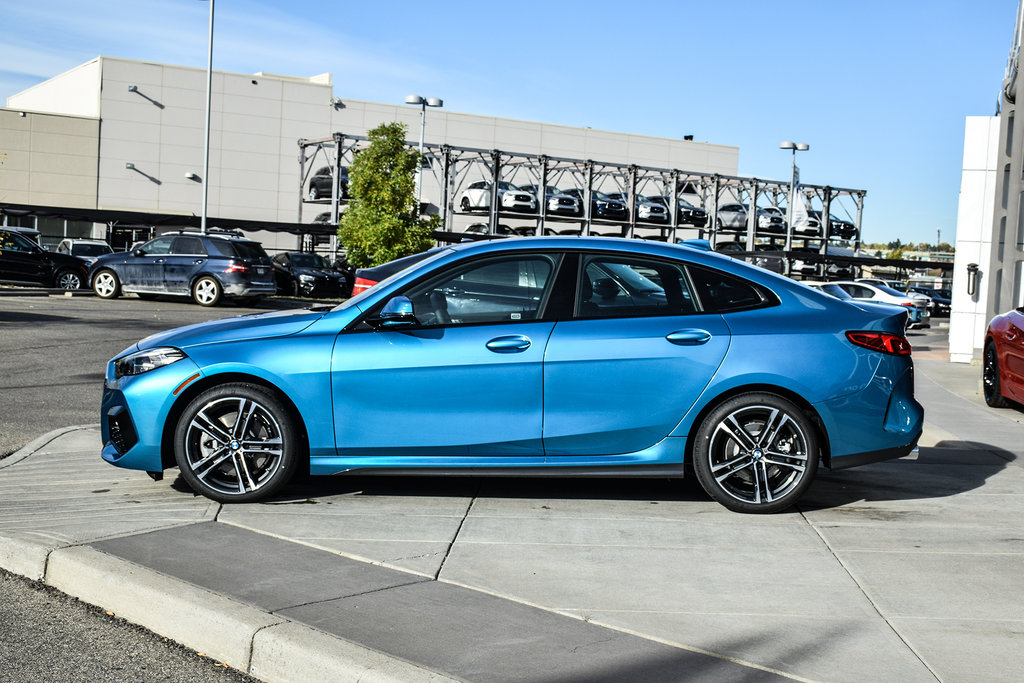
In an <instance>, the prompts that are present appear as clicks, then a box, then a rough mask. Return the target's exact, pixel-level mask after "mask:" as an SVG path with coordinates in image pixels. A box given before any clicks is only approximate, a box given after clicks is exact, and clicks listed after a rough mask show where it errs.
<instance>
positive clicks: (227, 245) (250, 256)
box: [214, 240, 270, 263]
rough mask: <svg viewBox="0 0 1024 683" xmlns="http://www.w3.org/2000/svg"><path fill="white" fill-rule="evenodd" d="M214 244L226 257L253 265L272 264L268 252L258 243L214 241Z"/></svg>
mask: <svg viewBox="0 0 1024 683" xmlns="http://www.w3.org/2000/svg"><path fill="white" fill-rule="evenodd" d="M214 243H215V244H216V245H217V248H218V249H219V250H220V252H221V253H222V254H224V255H225V256H233V257H235V258H238V259H241V260H243V261H249V262H251V263H270V257H269V256H267V252H265V251H264V250H263V247H262V246H261V245H260V244H258V243H256V242H246V241H243V240H231V241H228V240H214Z"/></svg>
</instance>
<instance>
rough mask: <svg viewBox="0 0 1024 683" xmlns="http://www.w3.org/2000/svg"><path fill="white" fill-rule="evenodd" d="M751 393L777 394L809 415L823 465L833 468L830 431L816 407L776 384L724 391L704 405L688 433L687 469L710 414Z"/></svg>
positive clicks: (685, 459)
mask: <svg viewBox="0 0 1024 683" xmlns="http://www.w3.org/2000/svg"><path fill="white" fill-rule="evenodd" d="M751 393H767V394H775V395H777V396H781V397H782V398H784V399H786V400H787V401H789V402H791V403H793V404H794V405H796V406H797V407H798V408H800V409H801V410H803V411H804V412H805V413H806V414H807V417H808V418H810V420H811V423H812V424H813V425H814V428H815V429H816V430H817V432H818V433H817V436H818V443H819V447H820V450H821V453H820V456H821V463H822V464H823V465H825V467H831V464H832V453H831V449H830V448H829V439H828V430H826V429H825V423H824V421H823V420H822V419H821V416H820V415H819V414H818V411H817V410H815V409H814V406H812V405H811V404H810V403H809V402H808V401H807V399H805V398H804V397H803V396H801V395H800V394H798V393H796V392H795V391H792V390H791V389H787V388H785V387H781V386H778V385H776V384H745V385H742V386H737V387H732V388H730V389H727V390H726V391H723V392H722V393H721V394H718V395H717V396H715V397H714V398H713V399H712V400H710V401H708V402H707V403H706V404H704V407H703V408H701V409H700V412H699V413H697V415H696V416H695V417H694V418H693V421H692V422H691V423H690V428H689V430H688V431H687V433H686V453H685V455H684V461H683V462H684V463H685V466H686V467H687V468H689V467H692V463H693V448H694V440H695V439H696V436H697V430H699V429H700V426H701V424H702V423H703V422H704V419H705V418H706V417H707V416H708V414H709V413H711V411H713V410H714V409H715V408H717V407H718V406H720V405H721V404H722V403H724V402H726V401H728V400H729V399H731V398H734V397H736V396H739V395H741V394H751Z"/></svg>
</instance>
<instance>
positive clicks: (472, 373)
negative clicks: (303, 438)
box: [332, 322, 554, 457]
mask: <svg viewBox="0 0 1024 683" xmlns="http://www.w3.org/2000/svg"><path fill="white" fill-rule="evenodd" d="M553 327H554V323H546V322H544V323H542V322H536V323H525V322H524V323H522V324H500V325H473V326H467V327H459V326H453V327H435V328H426V329H418V330H407V331H384V330H377V331H372V332H356V333H346V334H342V335H339V337H338V340H337V342H336V345H335V349H334V356H333V361H332V372H333V381H332V393H333V396H334V405H335V435H336V439H337V446H338V453H339V454H340V455H367V456H370V455H375V456H386V455H395V456H397V455H422V456H454V457H459V456H541V455H543V447H542V443H541V422H542V403H541V401H542V397H543V386H542V384H543V359H544V346H545V344H546V342H547V339H548V336H549V335H550V333H551V330H552V328H553Z"/></svg>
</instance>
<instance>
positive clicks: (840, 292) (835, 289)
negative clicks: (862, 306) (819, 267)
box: [814, 282, 853, 300]
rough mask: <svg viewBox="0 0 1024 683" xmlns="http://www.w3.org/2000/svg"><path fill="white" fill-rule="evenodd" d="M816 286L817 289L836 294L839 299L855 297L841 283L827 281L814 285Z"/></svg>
mask: <svg viewBox="0 0 1024 683" xmlns="http://www.w3.org/2000/svg"><path fill="white" fill-rule="evenodd" d="M814 287H815V288H817V289H820V290H821V291H823V292H825V293H826V294H831V295H832V296H834V297H835V298H837V299H843V300H852V299H853V297H852V296H850V294H849V292H847V291H846V290H845V289H843V288H842V287H840V286H839V285H833V284H830V283H827V282H826V283H824V284H820V285H814Z"/></svg>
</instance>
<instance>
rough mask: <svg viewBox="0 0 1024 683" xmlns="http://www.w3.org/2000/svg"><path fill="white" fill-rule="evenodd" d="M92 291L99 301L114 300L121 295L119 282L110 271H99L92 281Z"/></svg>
mask: <svg viewBox="0 0 1024 683" xmlns="http://www.w3.org/2000/svg"><path fill="white" fill-rule="evenodd" d="M92 291H94V292H96V296H98V297H99V298H101V299H116V298H117V297H118V296H120V295H121V281H120V280H118V279H117V275H115V274H114V271H112V270H101V271H100V272H98V273H96V276H95V277H93V279H92Z"/></svg>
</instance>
